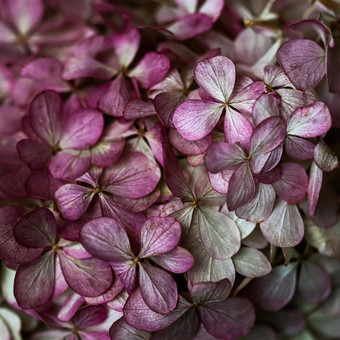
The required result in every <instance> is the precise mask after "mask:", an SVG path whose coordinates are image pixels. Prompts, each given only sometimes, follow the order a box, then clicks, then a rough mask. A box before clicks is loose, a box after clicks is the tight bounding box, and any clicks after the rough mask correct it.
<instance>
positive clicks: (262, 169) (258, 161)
mask: <svg viewBox="0 0 340 340" xmlns="http://www.w3.org/2000/svg"><path fill="white" fill-rule="evenodd" d="M282 152H283V144H280V145H279V146H277V147H276V148H275V149H274V150H272V151H270V152H268V153H265V154H262V155H258V156H253V157H252V158H251V160H250V167H251V170H252V171H253V173H255V174H260V173H266V172H268V171H271V170H272V169H274V168H275V167H276V166H277V165H278V163H279V162H280V160H281V157H282Z"/></svg>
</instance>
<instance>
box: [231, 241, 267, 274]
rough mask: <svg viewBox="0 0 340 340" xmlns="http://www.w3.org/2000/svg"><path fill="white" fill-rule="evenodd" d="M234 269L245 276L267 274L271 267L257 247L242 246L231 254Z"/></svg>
mask: <svg viewBox="0 0 340 340" xmlns="http://www.w3.org/2000/svg"><path fill="white" fill-rule="evenodd" d="M233 263H234V266H235V270H236V271H237V272H238V273H239V274H241V275H243V276H245V277H259V276H264V275H267V274H268V273H269V272H270V271H271V270H272V267H271V265H270V262H269V261H268V259H267V258H266V257H265V256H264V255H263V254H262V253H261V252H260V251H259V250H257V249H254V248H247V247H242V248H241V249H240V250H239V251H238V253H236V254H235V255H234V256H233Z"/></svg>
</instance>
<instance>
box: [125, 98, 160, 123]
mask: <svg viewBox="0 0 340 340" xmlns="http://www.w3.org/2000/svg"><path fill="white" fill-rule="evenodd" d="M155 114H156V111H155V108H154V105H153V104H152V103H150V102H144V101H143V100H140V99H135V100H131V101H130V102H129V103H128V104H127V106H126V108H125V110H124V118H125V119H127V120H129V119H138V118H142V117H148V116H153V115H155Z"/></svg>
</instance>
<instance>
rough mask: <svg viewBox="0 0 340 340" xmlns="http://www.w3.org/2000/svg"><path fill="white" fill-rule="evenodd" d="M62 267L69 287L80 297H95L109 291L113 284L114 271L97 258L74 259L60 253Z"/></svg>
mask: <svg viewBox="0 0 340 340" xmlns="http://www.w3.org/2000/svg"><path fill="white" fill-rule="evenodd" d="M59 258H60V265H61V269H62V271H63V274H64V277H65V280H66V282H67V283H68V285H69V286H70V287H71V288H72V289H73V290H74V291H75V292H76V293H78V294H79V295H82V296H89V297H94V296H98V295H100V294H102V293H104V292H105V291H106V290H108V289H109V288H110V286H111V283H112V279H113V276H112V269H111V267H110V266H109V264H108V263H106V262H104V261H101V260H98V259H96V258H90V259H73V258H71V257H69V256H68V255H66V254H65V253H64V252H59Z"/></svg>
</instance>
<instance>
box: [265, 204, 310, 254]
mask: <svg viewBox="0 0 340 340" xmlns="http://www.w3.org/2000/svg"><path fill="white" fill-rule="evenodd" d="M260 228H261V231H262V233H263V236H264V237H265V239H266V240H267V241H268V242H270V243H271V244H272V245H274V246H277V247H281V248H286V247H295V246H296V245H297V244H299V243H300V242H301V240H302V238H303V235H304V224H303V221H302V218H301V215H300V213H299V210H298V208H297V206H296V205H291V204H288V203H287V202H285V201H282V200H278V201H277V202H276V204H275V206H274V209H273V211H272V213H271V214H270V216H269V217H268V218H267V219H266V220H265V221H264V222H262V223H261V224H260Z"/></svg>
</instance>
